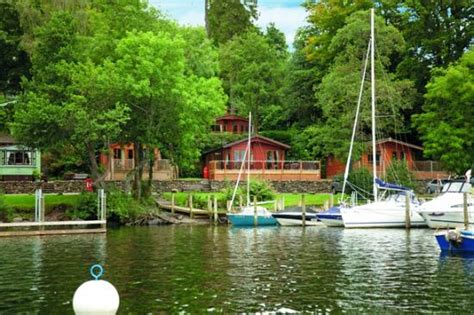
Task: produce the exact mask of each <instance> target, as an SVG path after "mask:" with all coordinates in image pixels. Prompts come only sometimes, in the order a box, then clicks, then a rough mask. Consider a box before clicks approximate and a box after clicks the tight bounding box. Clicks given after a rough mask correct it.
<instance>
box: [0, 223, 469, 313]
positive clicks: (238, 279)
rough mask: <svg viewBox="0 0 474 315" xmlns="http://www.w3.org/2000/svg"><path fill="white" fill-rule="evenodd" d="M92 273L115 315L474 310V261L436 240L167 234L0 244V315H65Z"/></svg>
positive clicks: (123, 232) (419, 236) (316, 232)
mask: <svg viewBox="0 0 474 315" xmlns="http://www.w3.org/2000/svg"><path fill="white" fill-rule="evenodd" d="M95 263H101V264H103V265H104V268H105V275H104V277H103V279H105V280H108V281H110V282H111V283H112V284H114V285H115V287H116V288H117V290H118V291H119V294H120V298H121V301H120V309H119V313H122V314H125V313H127V314H128V313H140V314H144V313H156V312H166V313H177V312H185V313H204V312H225V313H229V312H257V311H275V310H277V309H279V308H282V307H285V308H291V309H294V310H298V311H312V312H319V313H329V312H331V313H332V312H349V313H354V312H357V313H358V312H361V311H363V312H377V313H379V312H386V311H389V312H397V313H398V312H401V311H406V312H427V313H432V312H442V311H445V312H446V311H448V312H450V313H460V312H472V310H473V309H474V299H473V292H474V258H469V257H459V256H440V254H439V250H438V248H437V245H436V241H435V239H434V237H433V231H432V230H428V229H415V230H411V231H408V232H407V231H405V230H403V229H365V230H364V229H360V230H344V229H338V228H324V227H307V228H306V229H302V228H281V227H280V228H277V227H275V228H257V229H254V228H230V227H227V226H219V227H213V226H166V227H136V228H120V229H111V230H110V229H109V231H108V232H107V234H102V235H99V234H96V235H77V236H48V237H24V238H2V239H0V313H1V314H11V313H18V312H31V313H43V314H70V313H72V296H73V294H74V291H75V290H76V289H77V287H79V285H80V284H81V283H82V282H84V281H86V280H89V279H90V275H89V267H90V266H91V265H92V264H95Z"/></svg>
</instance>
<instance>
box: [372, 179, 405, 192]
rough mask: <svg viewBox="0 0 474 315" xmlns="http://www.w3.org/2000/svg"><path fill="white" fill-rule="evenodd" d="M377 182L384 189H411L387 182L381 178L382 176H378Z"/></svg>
mask: <svg viewBox="0 0 474 315" xmlns="http://www.w3.org/2000/svg"><path fill="white" fill-rule="evenodd" d="M375 183H376V184H377V186H378V187H379V188H382V189H392V190H405V191H409V190H411V189H410V188H408V187H404V186H399V185H395V184H391V183H386V182H384V181H383V180H381V179H380V178H376V179H375Z"/></svg>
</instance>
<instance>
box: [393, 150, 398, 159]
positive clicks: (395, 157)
mask: <svg viewBox="0 0 474 315" xmlns="http://www.w3.org/2000/svg"><path fill="white" fill-rule="evenodd" d="M396 160H398V155H397V152H393V153H392V161H396Z"/></svg>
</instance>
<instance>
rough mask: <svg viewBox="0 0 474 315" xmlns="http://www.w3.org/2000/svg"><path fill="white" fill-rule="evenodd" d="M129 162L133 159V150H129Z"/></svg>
mask: <svg viewBox="0 0 474 315" xmlns="http://www.w3.org/2000/svg"><path fill="white" fill-rule="evenodd" d="M127 158H128V159H129V160H131V159H133V150H131V149H130V150H128V157H127Z"/></svg>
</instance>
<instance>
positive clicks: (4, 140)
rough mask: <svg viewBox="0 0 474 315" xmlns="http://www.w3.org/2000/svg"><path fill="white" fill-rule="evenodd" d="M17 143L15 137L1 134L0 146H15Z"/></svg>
mask: <svg viewBox="0 0 474 315" xmlns="http://www.w3.org/2000/svg"><path fill="white" fill-rule="evenodd" d="M14 143H17V141H16V140H15V139H13V137H12V136H11V135H9V134H7V133H0V144H14Z"/></svg>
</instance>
